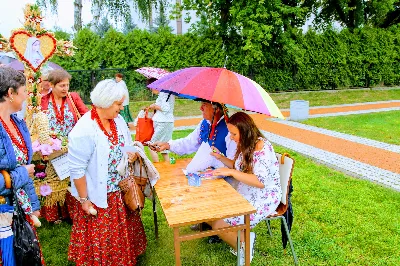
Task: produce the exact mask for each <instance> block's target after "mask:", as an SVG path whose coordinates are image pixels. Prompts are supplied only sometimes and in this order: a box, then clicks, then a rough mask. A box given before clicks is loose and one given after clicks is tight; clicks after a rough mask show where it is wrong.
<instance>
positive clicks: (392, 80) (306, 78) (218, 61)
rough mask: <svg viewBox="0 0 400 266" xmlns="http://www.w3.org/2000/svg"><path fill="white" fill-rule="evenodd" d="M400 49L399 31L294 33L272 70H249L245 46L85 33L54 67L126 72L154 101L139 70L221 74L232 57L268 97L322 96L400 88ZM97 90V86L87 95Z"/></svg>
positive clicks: (133, 86) (278, 41) (285, 38)
mask: <svg viewBox="0 0 400 266" xmlns="http://www.w3.org/2000/svg"><path fill="white" fill-rule="evenodd" d="M399 42H400V30H399V29H398V28H397V27H394V28H391V29H389V30H385V29H374V28H362V29H356V30H354V31H353V32H351V31H349V30H346V29H344V30H342V31H334V30H327V31H325V32H323V33H318V32H315V31H313V30H310V31H308V32H307V33H305V34H304V33H302V32H301V31H297V32H287V33H285V34H283V35H282V36H280V37H279V38H275V39H273V41H271V43H270V44H269V46H268V47H267V48H266V50H265V51H264V56H265V58H266V61H267V63H266V64H263V65H257V64H254V65H251V64H250V65H249V64H248V60H247V61H246V60H244V58H245V54H244V53H245V52H244V51H243V49H241V46H240V45H241V43H240V40H238V41H237V42H236V44H231V45H230V46H229V47H228V48H227V49H226V51H225V50H224V49H223V48H222V41H221V39H219V38H218V37H215V38H212V39H211V38H207V37H202V36H197V35H194V34H190V33H189V34H184V35H181V36H176V35H174V34H172V33H170V32H169V31H163V30H161V31H159V32H158V33H150V32H148V31H145V30H138V29H136V30H134V31H132V32H130V33H129V34H126V35H124V34H122V33H120V32H117V31H115V30H113V29H111V30H109V31H108V32H107V33H106V34H105V36H104V38H100V37H99V36H98V35H96V34H95V33H93V32H92V31H90V30H89V29H83V30H81V31H80V32H78V33H77V34H76V36H75V38H74V45H75V46H76V47H77V48H78V50H77V51H76V55H75V56H74V57H73V58H54V59H53V61H55V62H56V63H58V64H60V65H61V66H63V67H64V68H65V69H68V70H92V69H99V68H100V67H101V68H119V69H125V70H124V74H125V75H126V77H127V78H126V82H127V85H128V87H129V88H130V90H131V94H132V98H134V99H138V98H140V99H145V98H147V97H150V94H149V92H143V91H142V90H143V89H144V88H145V79H144V78H143V77H142V76H141V75H139V74H137V73H136V72H134V70H135V69H136V68H139V67H142V66H153V67H162V68H166V69H168V70H170V71H174V70H177V69H180V68H184V67H189V66H213V67H222V66H223V65H224V62H225V55H228V56H229V57H228V62H227V68H228V69H231V70H233V71H237V72H239V73H241V74H243V75H246V76H248V77H250V78H252V79H254V80H255V81H257V82H258V83H259V84H260V85H261V86H263V87H264V88H265V89H266V90H267V91H298V90H321V89H336V88H351V87H371V86H382V85H385V86H391V85H399V84H400V76H399V75H400V74H399V73H400V72H399V70H400V64H399ZM245 62H247V63H245ZM92 86H93V80H92V83H91V84H88V85H87V86H86V87H87V88H86V90H88V91H90V90H91V87H92Z"/></svg>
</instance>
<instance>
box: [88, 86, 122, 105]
mask: <svg viewBox="0 0 400 266" xmlns="http://www.w3.org/2000/svg"><path fill="white" fill-rule="evenodd" d="M124 96H125V90H124V87H123V86H121V85H120V84H118V83H117V82H116V81H115V80H114V79H105V80H102V81H100V82H99V83H98V84H97V85H96V87H94V89H93V91H92V92H91V93H90V100H92V103H93V104H94V105H95V106H97V107H100V108H108V107H110V106H111V105H112V104H113V103H114V102H115V101H120V100H121V99H122V98H123V97H124Z"/></svg>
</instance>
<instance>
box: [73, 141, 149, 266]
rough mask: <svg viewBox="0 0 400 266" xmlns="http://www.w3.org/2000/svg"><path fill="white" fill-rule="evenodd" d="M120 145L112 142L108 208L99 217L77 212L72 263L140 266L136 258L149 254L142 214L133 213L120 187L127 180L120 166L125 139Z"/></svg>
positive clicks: (98, 212)
mask: <svg viewBox="0 0 400 266" xmlns="http://www.w3.org/2000/svg"><path fill="white" fill-rule="evenodd" d="M118 140H119V142H118V144H116V145H113V144H112V143H111V141H109V145H110V154H109V156H108V180H107V204H108V207H107V208H106V209H103V208H97V207H96V206H94V207H95V208H96V210H97V216H93V215H87V214H86V213H84V212H83V209H82V208H77V211H76V212H77V215H76V216H75V217H74V223H73V227H72V233H71V240H70V246H69V252H68V259H69V260H72V261H74V262H75V263H76V265H77V266H80V265H88V266H89V265H90V266H92V265H94V266H100V265H104V266H105V265H129V266H132V265H136V262H137V261H136V258H137V256H139V255H140V254H142V253H143V252H144V251H145V250H146V245H147V240H146V234H145V232H144V227H143V224H142V221H141V219H140V215H139V213H138V212H133V211H131V210H129V209H128V208H127V207H126V206H125V204H124V203H123V201H122V194H121V191H120V188H119V187H118V183H119V181H121V180H122V179H123V177H122V176H121V175H120V174H119V173H118V171H117V166H118V164H119V163H120V161H121V159H122V151H121V147H123V146H124V145H125V144H124V143H125V141H124V137H123V135H119V136H118Z"/></svg>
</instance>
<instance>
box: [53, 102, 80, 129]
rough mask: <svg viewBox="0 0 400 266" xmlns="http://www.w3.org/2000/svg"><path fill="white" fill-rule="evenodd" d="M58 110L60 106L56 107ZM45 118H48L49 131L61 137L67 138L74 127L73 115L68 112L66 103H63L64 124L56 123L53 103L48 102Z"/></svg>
mask: <svg viewBox="0 0 400 266" xmlns="http://www.w3.org/2000/svg"><path fill="white" fill-rule="evenodd" d="M57 108H58V110H60V106H57ZM47 117H48V118H49V127H50V130H51V131H54V132H56V133H58V134H60V135H62V136H63V137H66V136H68V134H69V132H70V131H71V130H72V128H73V127H74V125H75V120H74V114H73V113H72V112H71V111H70V110H69V107H68V103H67V101H65V103H64V123H59V122H58V121H57V117H56V113H55V112H54V107H53V103H52V102H51V101H49V106H48V112H47Z"/></svg>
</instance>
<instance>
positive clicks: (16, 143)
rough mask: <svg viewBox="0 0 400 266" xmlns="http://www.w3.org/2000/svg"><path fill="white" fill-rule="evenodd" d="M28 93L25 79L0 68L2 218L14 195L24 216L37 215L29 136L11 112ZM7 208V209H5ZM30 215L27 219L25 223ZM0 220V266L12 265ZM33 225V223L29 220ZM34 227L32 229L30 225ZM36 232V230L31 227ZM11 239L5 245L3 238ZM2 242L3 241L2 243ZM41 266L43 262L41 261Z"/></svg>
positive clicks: (6, 234)
mask: <svg viewBox="0 0 400 266" xmlns="http://www.w3.org/2000/svg"><path fill="white" fill-rule="evenodd" d="M27 97H28V94H27V92H26V87H25V76H24V75H23V74H22V73H20V72H18V71H16V70H14V69H11V68H0V204H2V205H1V210H2V211H1V212H2V215H1V217H2V218H5V216H6V214H4V212H3V211H4V210H5V209H6V208H8V209H9V210H10V211H11V216H10V217H12V210H13V207H12V205H13V202H12V201H13V196H14V195H13V193H14V191H16V193H17V194H16V195H15V196H16V197H17V199H18V204H20V205H21V206H22V208H23V210H24V212H25V213H26V214H34V215H36V216H39V215H40V212H39V209H40V202H39V199H38V197H37V195H36V193H35V188H34V186H33V180H32V179H31V178H30V177H33V174H34V165H33V164H31V160H32V145H31V139H30V134H29V131H28V128H27V126H26V124H25V122H24V121H23V120H21V119H19V118H17V116H16V115H15V114H13V113H15V112H17V111H19V110H21V108H22V103H23V102H24V101H25V100H26V99H27ZM7 206H8V207H7ZM29 217H30V216H27V218H28V220H30V218H29ZM4 222H5V221H4V220H3V219H1V220H0V236H1V237H0V238H1V241H0V245H1V247H2V248H3V250H1V251H0V254H1V258H2V259H1V260H0V265H15V262H14V251H13V244H12V237H11V236H12V231H11V228H10V227H7V226H6V224H5V223H4ZM30 223H31V224H32V221H31V220H30ZM32 228H33V226H32ZM33 230H34V231H35V229H34V228H33ZM9 237H11V239H10V240H11V243H9V244H10V245H8V248H7V243H6V241H5V238H7V239H9ZM3 241H4V242H3ZM42 264H43V265H44V261H43V258H42Z"/></svg>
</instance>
